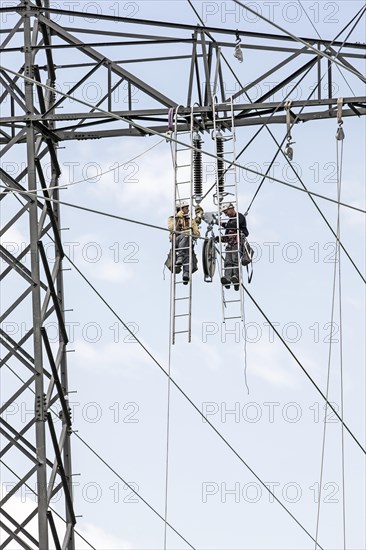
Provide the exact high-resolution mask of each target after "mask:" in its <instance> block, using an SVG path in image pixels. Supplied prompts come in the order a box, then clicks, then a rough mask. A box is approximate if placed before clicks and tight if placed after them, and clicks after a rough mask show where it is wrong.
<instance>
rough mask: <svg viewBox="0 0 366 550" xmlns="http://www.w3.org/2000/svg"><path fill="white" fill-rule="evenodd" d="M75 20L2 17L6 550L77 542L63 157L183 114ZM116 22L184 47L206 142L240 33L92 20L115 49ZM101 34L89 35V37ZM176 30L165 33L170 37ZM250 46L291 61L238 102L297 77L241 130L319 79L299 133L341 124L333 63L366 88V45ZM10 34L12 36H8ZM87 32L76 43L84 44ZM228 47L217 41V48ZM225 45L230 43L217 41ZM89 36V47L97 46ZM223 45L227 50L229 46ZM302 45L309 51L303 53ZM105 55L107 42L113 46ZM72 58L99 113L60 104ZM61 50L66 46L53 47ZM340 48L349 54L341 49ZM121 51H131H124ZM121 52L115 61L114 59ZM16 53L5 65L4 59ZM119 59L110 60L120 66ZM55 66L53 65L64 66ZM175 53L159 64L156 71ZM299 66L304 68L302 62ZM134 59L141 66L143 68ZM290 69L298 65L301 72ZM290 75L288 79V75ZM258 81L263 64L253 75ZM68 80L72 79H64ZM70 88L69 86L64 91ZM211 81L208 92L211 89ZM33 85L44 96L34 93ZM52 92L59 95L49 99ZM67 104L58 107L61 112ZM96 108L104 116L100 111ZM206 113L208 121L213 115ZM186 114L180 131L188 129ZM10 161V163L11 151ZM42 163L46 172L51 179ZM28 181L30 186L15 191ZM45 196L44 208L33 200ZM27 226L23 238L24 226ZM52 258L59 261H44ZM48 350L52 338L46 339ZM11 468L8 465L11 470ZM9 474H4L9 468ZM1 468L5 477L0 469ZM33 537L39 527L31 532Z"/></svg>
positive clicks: (346, 101) (24, 9)
mask: <svg viewBox="0 0 366 550" xmlns="http://www.w3.org/2000/svg"><path fill="white" fill-rule="evenodd" d="M68 13H69V12H68V11H67V10H62V9H56V8H50V4H49V1H48V0H36V1H35V3H33V2H31V1H30V0H19V3H18V5H17V6H16V7H4V8H1V9H0V14H1V15H4V14H11V15H12V17H13V18H14V17H16V22H15V24H14V26H13V27H12V28H9V29H4V31H3V40H2V49H3V54H2V60H3V61H2V67H1V71H0V84H1V86H2V92H1V94H2V95H1V98H0V103H1V104H2V109H1V111H2V112H1V128H2V129H1V134H0V142H1V145H2V152H1V157H2V163H3V166H5V168H3V167H2V168H1V171H0V177H1V181H2V185H3V188H2V190H1V191H2V192H1V196H0V199H1V217H2V228H1V236H2V239H3V241H4V242H6V243H7V244H8V245H7V246H4V245H3V244H2V245H1V248H0V252H1V258H2V262H3V266H4V265H5V268H4V269H3V270H2V274H1V284H2V308H1V317H0V319H1V322H2V324H3V325H4V323H6V327H7V330H3V328H1V332H0V340H1V344H2V347H3V351H2V355H1V363H0V366H1V372H2V373H4V377H3V381H2V387H1V413H2V416H1V421H0V432H1V436H2V441H3V442H5V443H4V445H3V447H2V449H1V452H0V458H1V464H2V466H4V468H5V467H6V468H8V469H7V471H11V472H12V476H13V480H14V482H13V484H12V486H11V487H10V486H9V488H8V491H7V492H6V494H3V495H2V497H1V498H2V501H1V502H0V504H1V516H0V528H2V529H3V530H4V532H6V533H8V538H7V539H6V540H4V541H3V542H2V545H1V548H6V547H7V546H8V544H9V543H10V542H11V541H16V542H17V543H18V544H20V545H21V546H22V547H23V548H26V549H28V548H34V547H37V548H41V549H42V550H46V549H47V548H49V546H50V544H51V537H52V539H53V541H52V544H54V545H56V547H57V548H62V549H68V550H72V549H73V548H75V544H74V535H73V533H74V525H75V522H76V520H75V513H74V510H73V498H72V483H71V479H72V477H71V476H72V469H71V452H70V436H71V433H72V430H71V415H70V410H69V408H68V392H69V388H68V375H67V343H68V335H67V331H66V328H65V301H64V284H63V257H64V252H63V246H62V239H61V229H62V226H61V221H60V205H59V204H58V203H57V202H52V200H53V199H56V200H57V199H58V198H59V192H58V189H57V185H58V181H59V177H60V174H61V168H60V164H59V161H58V154H57V153H58V152H57V149H58V146H59V144H60V143H64V144H66V145H67V142H68V141H72V140H89V139H104V138H111V137H123V136H127V137H128V136H137V137H139V136H146V135H153V134H154V133H155V132H159V133H165V132H166V130H167V121H168V113H169V109H175V108H177V106H178V104H179V103H180V102H179V101H177V100H174V99H172V98H171V97H170V92H169V90H168V91H164V90H163V89H164V88H165V87H166V86H165V83H164V82H162V86H161V88H162V89H161V90H158V89H156V87H154V86H152V85H150V84H149V83H148V82H145V81H143V80H142V79H140V78H139V77H137V76H136V75H135V74H134V73H133V72H130V71H129V70H127V69H126V66H128V65H127V62H128V53H127V52H126V57H127V60H126V59H125V60H124V61H121V60H120V59H116V58H117V53H116V50H118V49H114V50H113V48H111V50H108V51H111V52H112V53H111V55H110V57H108V55H107V54H106V44H105V43H104V44H103V45H102V44H101V45H100V46H99V45H98V44H96V42H98V40H97V38H95V37H94V38H95V40H94V41H93V43H92V44H91V45H90V44H88V43H87V42H86V41H84V40H83V33H86V32H87V30H86V29H87V28H86V27H85V28H84V29H80V28H78V24H79V22H80V20H81V18H83V17H85V13H84V12H77V11H74V12H73V14H72V15H73V18H74V20H75V22H74V23H73V25H74V26H75V29H74V30H73V29H70V28H69V29H67V30H66V29H65V28H64V27H63V26H62V25H61V24H60V23H59V22H57V21H56V20H55V16H56V15H57V16H61V17H62V16H67V15H68ZM108 21H115V22H117V23H118V27H116V29H117V28H118V31H116V32H115V33H114V37H113V39H114V38H115V39H116V40H119V41H123V42H124V43H125V45H126V44H127V45H128V43H129V41H134V42H135V43H139V44H147V45H149V48H150V49H151V51H152V48H153V45H154V44H157V45H159V46H161V45H162V44H164V43H165V44H167V43H169V40H170V41H171V42H172V41H174V40H173V39H172V38H171V36H170V35H171V33H175V34H176V35H177V38H176V41H177V42H179V41H182V42H184V48H185V54H184V55H183V56H182V55H181V56H178V55H177V56H175V59H176V62H177V63H178V62H179V61H180V60H181V59H185V61H186V62H187V60H188V65H189V70H188V72H187V74H186V82H187V88H186V90H185V97H186V102H185V105H184V107H181V108H180V110H179V113H180V115H181V118H180V122H179V128H180V129H181V130H182V131H185V130H187V128H188V117H189V115H190V112H191V107H192V105H194V109H193V111H194V116H195V120H196V123H197V126H198V127H199V128H200V130H201V131H202V132H204V131H208V130H211V129H212V127H213V123H212V87H214V88H215V91H216V95H217V98H218V99H217V114H218V116H220V114H221V115H223V114H224V113H226V111H227V109H228V104H227V101H228V98H227V97H226V92H225V86H224V77H225V71H226V70H227V67H226V66H225V64H224V62H223V60H222V54H221V48H224V47H227V46H231V47H233V44H234V40H235V35H236V31H234V30H228V29H218V28H208V27H204V26H203V25H202V26H201V25H199V26H195V25H188V24H179V23H172V22H170V23H168V22H166V23H164V22H157V21H148V20H144V19H133V18H124V17H117V16H112V15H100V14H98V24H99V26H100V28H99V29H97V30H98V33H96V34H95V36H97V37H100V36H101V37H102V38H101V40H103V37H104V39H105V41H107V40H110V41H111V40H112V39H111V38H110V36H109V31H108V30H106V29H104V28H103V23H107V22H108ZM125 25H129V26H131V27H136V26H137V27H138V28H139V29H140V31H139V32H140V33H136V32H133V33H132V32H126V31H125V30H124V29H125ZM141 28H142V29H146V28H147V29H148V32H149V33H150V32H152V31H151V29H157V31H158V32H159V34H158V35H156V36H155V35H154V36H151V35H150V34H148V35H147V34H146V35H144V34H141ZM95 31H96V29H95V28H93V32H95ZM166 33H168V35H166ZM238 33H239V35H240V37H242V38H245V45H246V47H247V48H250V49H252V50H256V51H260V52H264V53H265V52H266V51H268V50H269V49H270V48H272V50H273V51H278V52H283V53H284V54H285V55H286V56H287V57H286V58H285V59H284V60H283V61H281V63H279V64H278V65H276V66H274V67H273V68H272V69H271V70H269V71H266V72H265V73H259V74H258V76H257V78H256V79H253V81H252V82H251V83H250V84H247V85H246V86H245V87H242V88H241V89H240V90H239V91H238V92H236V93H235V94H234V96H233V97H234V99H238V98H239V97H241V96H243V97H244V96H245V94H246V93H247V92H249V91H250V90H251V89H252V88H253V87H254V86H255V85H256V84H258V83H259V82H261V81H263V80H264V79H265V78H268V77H269V76H271V75H274V74H275V73H276V72H277V71H279V70H283V69H285V70H286V68H287V67H289V74H288V76H287V77H286V78H283V79H282V80H281V82H280V83H279V84H277V85H276V86H275V87H273V89H271V90H269V91H268V92H266V93H265V94H264V95H262V96H261V97H260V98H259V99H258V100H257V101H256V102H255V103H250V102H248V101H243V102H236V103H235V104H234V108H235V113H236V114H235V124H236V126H237V127H241V126H252V125H263V124H265V125H267V126H268V125H271V124H283V125H285V123H286V115H285V114H284V103H283V102H278V101H274V100H273V96H274V94H275V93H276V92H278V91H279V90H282V89H284V88H285V87H286V86H287V85H288V84H289V83H290V82H291V81H293V79H294V78H297V77H301V76H302V75H305V74H308V72H310V71H312V74H313V77H314V79H315V81H316V85H315V88H314V90H315V97H312V98H311V99H308V98H304V99H298V100H296V101H292V103H291V120H292V122H294V123H296V124H297V123H300V122H305V121H313V120H319V119H329V118H336V117H337V99H338V98H337V97H333V91H332V79H333V65H334V64H338V66H339V67H341V68H342V69H343V70H345V71H349V72H351V73H352V75H353V78H356V79H358V81H359V82H360V83H361V85H362V86H364V83H365V78H364V76H362V75H361V74H360V72H359V70H357V68H355V66H354V65H353V63H354V62H357V60H358V59H362V58H363V57H364V55H365V49H366V48H365V45H363V44H359V43H353V42H345V43H343V42H341V41H338V40H335V41H330V40H321V39H319V38H303V39H302V41H303V42H302V43H300V44H299V43H298V41H297V40H296V39H295V38H294V37H291V36H283V35H275V34H263V33H256V32H249V31H240V30H239V31H238ZM4 35H5V36H4ZM79 35H80V36H79ZM216 36H220V37H221V38H220V40H219V39H215V38H214V37H216ZM222 37H225V39H224V38H222ZM89 38H90V36H89ZM225 40H226V41H225ZM304 42H305V43H306V44H307V45H304ZM109 46H110V44H109ZM62 47H65V48H66V47H67V48H68V49H69V50H71V51H72V52H77V55H75V60H76V61H75V62H74V63H73V64H72V68H73V69H75V68H76V69H78V71H79V73H82V76H80V77H79V79H78V81H77V83H76V84H74V85H73V86H72V88H71V89H67V88H65V89H64V90H62V91H63V92H66V93H68V94H70V95H73V94H77V92H78V89H79V88H80V86H81V85H82V84H83V83H84V82H86V81H87V80H88V78H89V77H90V76H92V75H94V76H96V75H100V74H101V75H102V77H101V81H102V82H104V90H103V97H102V100H101V101H100V102H99V103H98V104H97V106H96V107H97V108H95V109H90V107H88V106H87V105H86V104H85V102H84V104H82V103H78V104H77V106H76V107H75V105H74V106H73V108H71V107H70V105H69V104H68V103H66V102H65V96H62V95H59V94H57V93H56V91H57V90H59V89H60V86H58V81H60V82H62V79H60V75H61V74H63V72H64V71H67V70H68V68H70V67H71V65H70V64H69V66H67V65H66V64H62V63H61V58H60V54H59V52H60V51H62ZM58 48H61V50H60V49H58ZM341 49H342V52H340V50H341ZM121 50H122V51H123V52H125V50H124V49H123V45H121V48H120V49H119V51H121ZM119 55H121V54H119ZM7 56H9V57H7ZM112 56H114V57H112ZM56 57H57V60H56ZM172 57H173V58H174V56H171V55H170V56H168V55H167V56H166V57H161V56H160V57H159V59H160V60H161V61H164V60H168V59H169V60H171V59H172ZM304 58H305V60H306V61H305V62H304V63H303V62H302V60H303V59H304ZM148 60H149V58H147V57H142V56H141V57H140V58H139V59H137V60H135V62H136V63H139V62H141V63H146V62H147V61H148ZM293 62H297V63H298V65H297V68H296V70H294V69H293V65H291V64H292V63H293ZM290 66H291V69H290ZM324 68H326V81H327V93H326V94H325V97H324V96H323V93H322V87H323V84H322V82H321V80H322V76H321V74H322V73H321V70H322V69H324ZM259 70H260V67H259ZM66 80H67V79H66ZM64 82H65V80H64ZM122 83H123V84H125V83H127V90H128V108H126V109H125V110H123V111H120V110H119V111H116V110H114V105H113V92H114V91H115V90H117V89H118V87H120V86H121V85H122ZM212 83H213V84H212ZM37 84H39V85H37ZM134 89H138V90H139V91H140V92H141V93H142V97H143V98H144V100H143V105H141V106H139V109H138V110H137V109H134V108H133V90H134ZM53 90H54V91H53ZM60 106H62V107H63V110H59V107H60ZM100 109H102V111H101V110H100ZM210 113H211V114H210ZM365 114H366V98H365V96H363V95H360V96H355V97H354V96H350V97H345V98H343V111H342V116H343V117H349V116H361V115H365ZM185 117H186V122H185V121H184V118H185ZM15 151H16V153H15ZM12 154H16V157H17V158H18V159H21V161H22V163H23V166H20V168H19V169H18V170H17V171H16V172H12V171H9V170H7V169H6V166H7V165H6V160H7V158H8V157H9V156H11V155H12ZM46 164H48V165H49V166H50V169H49V170H48V171H46V169H45V166H46ZM24 179H25V180H26V185H25V186H24V185H23V184H22V183H21V182H22V181H23V180H24ZM35 193H37V195H38V196H37V197H36V196H35ZM19 228H20V229H19ZM17 231H21V232H22V235H24V236H25V238H26V243H25V246H24V247H23V248H22V250H19V249H17V248H16V247H12V246H9V242H12V235H14V233H16V232H17ZM46 251H47V252H49V251H52V254H51V256H52V258H53V259H54V260H53V262H50V261H49V259H48V258H49V256H50V254H48V253H46ZM14 314H16V315H17V316H18V317H19V318H22V319H23V320H24V322H25V325H26V329H25V330H24V333H23V334H22V335H21V337H20V338H15V337H13V335H14V334H13V332H12V330H11V329H12V319H13V317H12V316H13V315H14ZM46 320H47V321H48V322H50V321H53V322H54V324H55V325H56V326H57V333H58V338H57V342H55V339H54V338H52V339H51V338H50V335H49V334H48V332H47V329H46V328H45V322H46ZM51 340H52V341H51ZM29 390H31V392H32V393H33V394H34V397H32V400H33V412H32V417H31V419H30V420H29V421H28V422H27V423H26V424H25V425H23V426H22V425H20V423H19V422H18V421H16V419H15V418H16V415H15V414H13V413H14V412H15V411H17V408H18V406H19V405H18V404H19V400H20V399H22V397H23V396H24V395H25V394H26V393H27V394H28V393H29ZM9 464H13V465H14V466H13V468H11V467H10V466H9ZM5 465H6V466H5ZM4 471H5V470H4ZM22 488H28V490H29V489H31V490H34V492H35V493H36V494H37V501H36V502H35V504H34V506H33V509H32V511H31V512H30V513H27V514H26V515H25V517H23V518H21V519H19V516H18V515H17V514H14V513H13V512H11V511H8V505H9V504H10V503H11V501H12V499H13V498H14V496H15V494H16V493H17V492H18V491H19V490H21V489H22ZM58 493H60V494H62V502H63V512H55V510H54V508H53V507H52V502H51V501H52V499H53V498H54V497H55V496H56V495H57V494H58ZM56 513H57V514H58V515H62V517H63V520H64V521H63V522H62V532H61V529H60V528H59V527H58V526H57V527H56V523H55V514H56ZM32 523H33V524H35V523H37V529H36V531H37V533H38V537H35V536H34V535H33V534H32V532H33V531H32V528H31V525H32ZM33 530H34V527H33Z"/></svg>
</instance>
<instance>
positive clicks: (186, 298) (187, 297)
mask: <svg viewBox="0 0 366 550" xmlns="http://www.w3.org/2000/svg"><path fill="white" fill-rule="evenodd" d="M178 282H179V281H178ZM178 300H189V296H183V298H176V301H178Z"/></svg>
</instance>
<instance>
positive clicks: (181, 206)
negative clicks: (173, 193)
mask: <svg viewBox="0 0 366 550" xmlns="http://www.w3.org/2000/svg"><path fill="white" fill-rule="evenodd" d="M185 206H189V202H187V201H177V208H184V207H185Z"/></svg>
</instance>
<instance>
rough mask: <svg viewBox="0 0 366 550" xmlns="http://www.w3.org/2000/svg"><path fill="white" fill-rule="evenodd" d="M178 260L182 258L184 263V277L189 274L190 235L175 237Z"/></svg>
mask: <svg viewBox="0 0 366 550" xmlns="http://www.w3.org/2000/svg"><path fill="white" fill-rule="evenodd" d="M175 252H176V260H178V258H181V260H182V263H183V275H188V274H189V235H185V234H184V233H182V234H181V235H176V237H175Z"/></svg>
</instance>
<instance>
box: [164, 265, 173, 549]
mask: <svg viewBox="0 0 366 550" xmlns="http://www.w3.org/2000/svg"><path fill="white" fill-rule="evenodd" d="M172 262H173V263H172V266H173V269H174V260H173V259H172ZM173 279H174V274H173V270H172V273H171V278H170V315H169V319H170V322H172V304H173V284H174V280H173ZM171 357H172V327H171V326H169V355H168V395H167V419H166V454H165V496H164V498H165V503H164V550H166V548H167V546H166V544H167V526H168V486H169V436H170V389H171V378H170V370H171Z"/></svg>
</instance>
